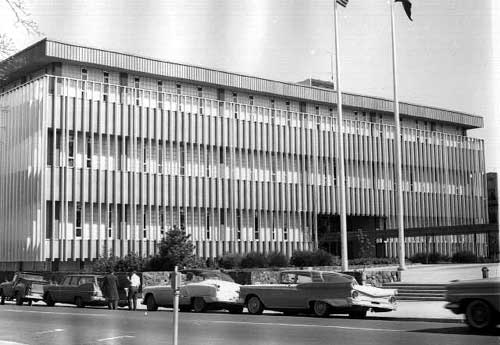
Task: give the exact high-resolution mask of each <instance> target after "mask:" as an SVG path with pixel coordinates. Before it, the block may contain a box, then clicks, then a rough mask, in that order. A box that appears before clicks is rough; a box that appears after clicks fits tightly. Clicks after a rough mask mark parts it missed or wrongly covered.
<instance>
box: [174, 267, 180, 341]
mask: <svg viewBox="0 0 500 345" xmlns="http://www.w3.org/2000/svg"><path fill="white" fill-rule="evenodd" d="M178 276H179V271H178V268H177V266H175V268H174V284H173V288H174V289H173V290H174V332H173V345H177V344H178V342H177V339H178V337H179V288H180V287H179V284H178V283H179V282H180V279H179V278H178Z"/></svg>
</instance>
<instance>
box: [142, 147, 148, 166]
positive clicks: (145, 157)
mask: <svg viewBox="0 0 500 345" xmlns="http://www.w3.org/2000/svg"><path fill="white" fill-rule="evenodd" d="M142 169H143V171H144V172H146V171H147V169H148V148H147V141H144V143H143V146H142Z"/></svg>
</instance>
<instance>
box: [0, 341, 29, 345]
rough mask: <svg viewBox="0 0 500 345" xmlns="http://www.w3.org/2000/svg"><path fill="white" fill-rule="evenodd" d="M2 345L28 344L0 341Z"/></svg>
mask: <svg viewBox="0 0 500 345" xmlns="http://www.w3.org/2000/svg"><path fill="white" fill-rule="evenodd" d="M0 345H27V344H23V343H16V342H15V341H7V340H0Z"/></svg>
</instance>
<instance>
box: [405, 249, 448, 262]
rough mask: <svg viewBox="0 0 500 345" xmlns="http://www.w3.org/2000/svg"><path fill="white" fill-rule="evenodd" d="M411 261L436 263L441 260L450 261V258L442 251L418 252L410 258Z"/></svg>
mask: <svg viewBox="0 0 500 345" xmlns="http://www.w3.org/2000/svg"><path fill="white" fill-rule="evenodd" d="M410 261H411V262H414V263H421V264H436V263H439V262H449V261H450V258H449V257H448V256H446V255H443V254H441V253H436V252H434V253H417V254H415V255H413V256H412V257H411V258H410Z"/></svg>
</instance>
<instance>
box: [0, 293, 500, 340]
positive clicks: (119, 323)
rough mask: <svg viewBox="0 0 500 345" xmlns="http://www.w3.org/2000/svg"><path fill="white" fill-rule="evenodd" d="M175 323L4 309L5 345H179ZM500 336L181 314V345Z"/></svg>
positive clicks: (387, 324) (419, 325)
mask: <svg viewBox="0 0 500 345" xmlns="http://www.w3.org/2000/svg"><path fill="white" fill-rule="evenodd" d="M172 316H173V313H172V311H171V310H170V309H160V310H159V311H157V312H145V311H144V310H141V311H132V312H131V311H128V310H127V309H119V310H115V311H112V310H107V309H104V308H90V307H87V308H84V309H79V308H75V307H69V306H68V307H66V306H56V307H47V306H45V305H44V304H43V303H37V304H34V305H33V306H31V307H29V306H16V305H15V304H11V303H7V304H5V305H2V306H0V345H7V344H8V345H19V344H30V345H44V344H50V345H55V344H61V345H68V344H83V345H87V344H89V345H90V344H102V345H111V344H113V345H116V344H123V345H132V344H138V345H139V344H141V345H142V344H144V345H156V344H158V345H160V344H161V345H165V344H172ZM499 335H500V332H499V328H497V329H496V331H495V332H494V333H493V334H488V335H477V334H472V333H471V332H470V331H469V330H468V328H467V327H466V325H464V324H463V323H461V322H459V321H454V322H447V323H439V322H424V321H414V320H413V321H409V320H405V319H390V320H387V319H382V318H368V319H366V320H353V319H349V318H347V317H344V316H332V317H329V318H316V317H311V316H284V315H282V314H280V313H267V314H264V315H260V316H254V315H248V314H241V315H232V314H229V313H226V312H213V313H204V314H197V313H180V329H179V345H197V344H200V345H210V344H222V345H233V344H244V345H256V344H273V345H280V344H286V345H306V344H307V345H313V344H318V345H325V344H342V345H347V344H355V345H362V344H384V345H389V344H404V345H413V344H414V345H422V344H439V345H448V344H449V345H460V344H464V345H470V344H475V345H483V344H484V345H486V344H492V345H498V344H499V343H498V336H499Z"/></svg>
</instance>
